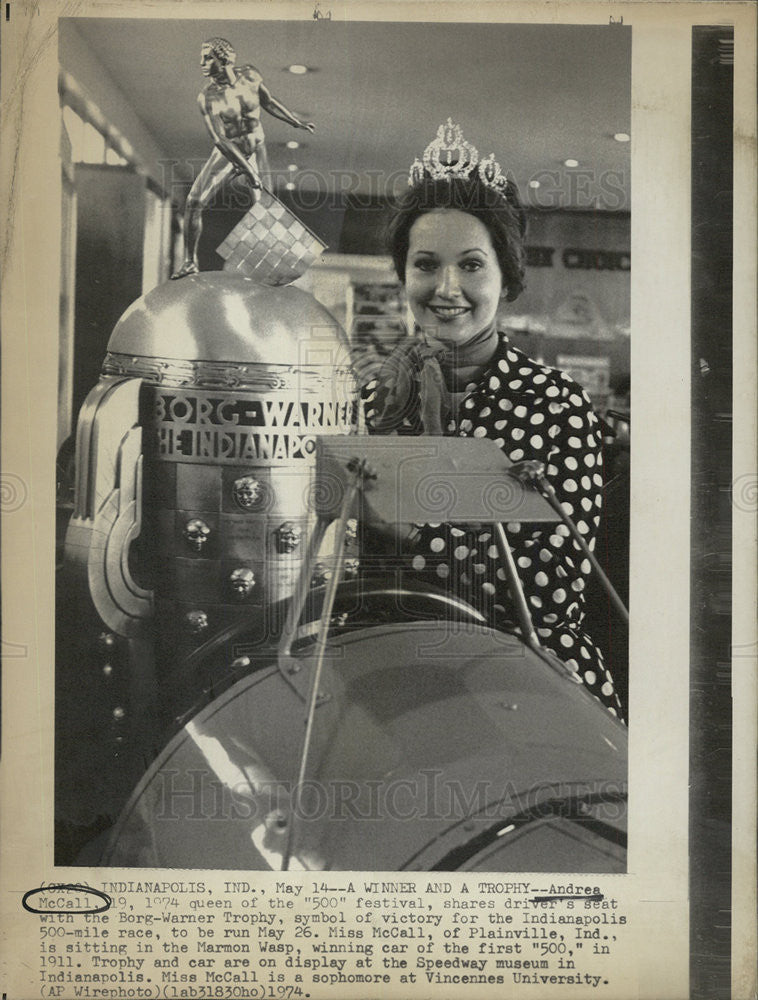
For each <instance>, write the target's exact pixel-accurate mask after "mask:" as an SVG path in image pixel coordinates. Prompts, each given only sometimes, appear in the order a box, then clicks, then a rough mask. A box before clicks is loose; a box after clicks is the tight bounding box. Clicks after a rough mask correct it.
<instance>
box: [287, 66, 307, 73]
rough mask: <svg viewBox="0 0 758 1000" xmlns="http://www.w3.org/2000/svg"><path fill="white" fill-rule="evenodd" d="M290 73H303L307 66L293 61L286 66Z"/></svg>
mask: <svg viewBox="0 0 758 1000" xmlns="http://www.w3.org/2000/svg"><path fill="white" fill-rule="evenodd" d="M287 69H288V71H289V72H290V73H294V74H295V75H296V76H302V75H303V73H307V72H308V67H307V66H302V65H301V64H300V63H293V65H292V66H288V67H287Z"/></svg>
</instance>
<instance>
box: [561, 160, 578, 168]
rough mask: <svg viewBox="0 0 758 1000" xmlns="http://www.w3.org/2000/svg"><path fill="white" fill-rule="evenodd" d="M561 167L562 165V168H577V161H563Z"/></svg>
mask: <svg viewBox="0 0 758 1000" xmlns="http://www.w3.org/2000/svg"><path fill="white" fill-rule="evenodd" d="M563 165H564V167H578V166H579V160H572V159H569V160H564V161H563Z"/></svg>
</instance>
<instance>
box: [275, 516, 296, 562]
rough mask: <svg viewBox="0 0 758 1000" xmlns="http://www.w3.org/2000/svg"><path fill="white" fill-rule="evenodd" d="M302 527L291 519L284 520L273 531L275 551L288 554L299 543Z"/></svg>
mask: <svg viewBox="0 0 758 1000" xmlns="http://www.w3.org/2000/svg"><path fill="white" fill-rule="evenodd" d="M302 534H303V532H302V528H299V527H298V526H297V525H296V524H295V523H294V522H293V521H285V522H284V524H281V525H279V527H278V528H277V529H276V531H275V532H274V535H275V536H276V551H277V552H279V553H280V554H281V555H290V554H291V553H292V552H294V551H295V549H297V547H298V546H299V545H300V539H301V537H302Z"/></svg>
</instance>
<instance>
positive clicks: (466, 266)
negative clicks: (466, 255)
mask: <svg viewBox="0 0 758 1000" xmlns="http://www.w3.org/2000/svg"><path fill="white" fill-rule="evenodd" d="M483 267H484V263H483V262H482V261H481V260H478V259H477V258H473V257H472V259H471V260H464V261H463V262H462V263H461V269H462V270H463V271H479V270H481V269H482V268H483Z"/></svg>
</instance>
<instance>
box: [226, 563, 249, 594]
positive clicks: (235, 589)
mask: <svg viewBox="0 0 758 1000" xmlns="http://www.w3.org/2000/svg"><path fill="white" fill-rule="evenodd" d="M253 587H255V573H253V571H252V570H251V569H247V568H245V567H240V568H239V569H235V570H234V571H233V572H232V574H231V575H230V577H229V589H230V591H231V593H232V597H234V599H235V600H237V601H244V600H245V598H246V597H249V596H250V595H251V594H252V592H253Z"/></svg>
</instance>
